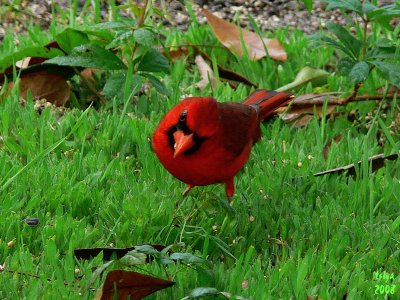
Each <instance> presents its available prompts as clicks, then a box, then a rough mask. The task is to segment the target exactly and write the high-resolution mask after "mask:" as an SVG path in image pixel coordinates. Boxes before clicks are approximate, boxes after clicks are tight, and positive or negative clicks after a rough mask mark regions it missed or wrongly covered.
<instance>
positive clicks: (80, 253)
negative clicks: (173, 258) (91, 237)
mask: <svg viewBox="0 0 400 300" xmlns="http://www.w3.org/2000/svg"><path fill="white" fill-rule="evenodd" d="M138 246H143V245H138ZM150 246H152V247H153V248H154V249H156V250H157V251H161V250H163V249H164V248H165V247H166V246H164V245H158V244H156V245H150ZM135 247H136V246H132V247H127V248H81V249H75V250H74V255H75V257H76V258H77V259H90V258H92V257H96V256H97V255H99V253H100V252H103V259H104V260H110V259H111V256H112V255H113V254H114V255H115V256H116V257H117V258H118V259H119V258H121V257H123V256H124V255H125V254H127V253H128V252H129V251H132V250H135Z"/></svg>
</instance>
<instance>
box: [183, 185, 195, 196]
mask: <svg viewBox="0 0 400 300" xmlns="http://www.w3.org/2000/svg"><path fill="white" fill-rule="evenodd" d="M192 188H193V185H191V184H187V185H186V189H185V190H184V191H183V193H182V196H183V197H186V196H187V194H189V192H190V190H191V189H192Z"/></svg>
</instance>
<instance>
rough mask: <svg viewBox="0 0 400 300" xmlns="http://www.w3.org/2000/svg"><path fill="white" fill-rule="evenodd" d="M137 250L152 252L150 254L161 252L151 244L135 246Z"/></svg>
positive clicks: (146, 252)
mask: <svg viewBox="0 0 400 300" xmlns="http://www.w3.org/2000/svg"><path fill="white" fill-rule="evenodd" d="M135 250H136V251H138V252H141V253H145V254H150V255H154V254H160V251H158V250H157V249H155V248H154V247H153V246H150V245H139V246H135Z"/></svg>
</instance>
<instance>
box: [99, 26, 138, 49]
mask: <svg viewBox="0 0 400 300" xmlns="http://www.w3.org/2000/svg"><path fill="white" fill-rule="evenodd" d="M133 34H134V31H132V30H131V29H128V30H120V31H118V32H117V33H116V35H115V38H114V39H113V40H112V41H111V43H109V44H108V45H107V46H106V49H111V48H115V47H118V46H120V45H123V44H128V40H129V39H130V38H133Z"/></svg>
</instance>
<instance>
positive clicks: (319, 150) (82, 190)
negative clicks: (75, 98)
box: [0, 13, 400, 299]
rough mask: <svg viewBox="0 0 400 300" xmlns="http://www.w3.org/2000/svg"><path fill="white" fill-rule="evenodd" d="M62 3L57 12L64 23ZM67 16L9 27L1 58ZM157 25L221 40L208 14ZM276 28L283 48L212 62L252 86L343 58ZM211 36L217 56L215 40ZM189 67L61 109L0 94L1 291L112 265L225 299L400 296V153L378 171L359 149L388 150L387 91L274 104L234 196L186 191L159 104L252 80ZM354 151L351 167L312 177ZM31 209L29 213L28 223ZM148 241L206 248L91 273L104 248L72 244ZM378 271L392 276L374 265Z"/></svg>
mask: <svg viewBox="0 0 400 300" xmlns="http://www.w3.org/2000/svg"><path fill="white" fill-rule="evenodd" d="M68 17H69V16H68V15H66V16H60V18H65V19H64V22H65V23H68V22H69V21H68ZM82 22H83V24H78V22H77V23H75V25H74V28H75V29H80V28H82V27H84V26H89V25H92V24H93V22H94V21H93V19H91V18H90V14H89V13H88V16H86V17H85V18H83V21H82ZM65 26H66V25H63V22H60V24H55V23H53V24H52V25H51V28H50V29H49V30H48V31H46V30H40V29H39V27H37V26H36V25H34V24H31V25H29V27H28V28H29V34H26V35H21V36H18V38H19V40H20V43H19V45H18V46H15V45H14V43H13V42H12V40H13V37H12V33H9V34H7V35H6V37H5V39H4V41H3V44H2V45H0V57H2V56H6V55H9V54H10V53H12V52H13V51H15V50H16V49H20V48H23V47H27V46H32V45H37V44H45V43H47V42H49V41H51V40H52V33H59V32H61V31H62V30H63V29H65ZM158 30H159V31H160V32H161V33H162V34H164V35H165V41H164V43H165V44H166V45H172V44H179V43H182V44H183V43H184V42H183V41H187V42H188V43H193V44H217V41H216V39H215V37H214V36H212V32H211V29H210V28H209V27H207V25H194V24H193V25H191V26H190V27H189V29H188V31H187V32H182V31H180V30H177V29H175V28H171V29H167V28H164V27H163V26H161V25H159V27H158ZM32 36H35V40H32ZM274 36H275V37H277V38H278V39H279V40H280V41H281V42H282V43H283V46H284V47H285V49H286V51H287V53H288V59H287V61H286V62H276V61H273V60H271V59H268V58H265V59H263V60H261V61H258V62H254V61H250V60H249V59H248V57H247V58H246V57H245V58H243V59H238V60H232V61H227V60H228V59H226V58H221V61H220V62H219V63H224V64H226V65H229V67H230V68H231V69H232V70H234V71H235V72H238V73H241V74H243V75H244V76H245V77H247V78H248V79H250V80H251V81H253V82H256V83H257V85H258V86H259V87H260V88H267V89H277V88H279V87H280V86H283V85H285V84H287V83H289V82H291V81H293V79H294V77H295V76H296V74H297V73H298V72H299V71H300V70H301V69H302V68H303V67H305V66H311V67H314V68H324V67H325V66H326V65H327V64H335V61H336V60H337V56H336V55H335V54H334V52H333V50H332V49H331V48H324V47H312V46H311V43H310V41H309V39H308V38H307V37H306V36H305V35H304V34H303V33H302V32H300V31H298V30H294V31H289V30H287V29H285V28H283V29H279V30H277V32H276V33H274ZM207 51H208V52H209V54H210V56H211V57H213V59H214V60H215V59H216V58H219V57H224V53H225V50H224V49H220V48H215V49H214V48H213V49H207ZM199 80H200V75H199V72H198V70H197V69H196V67H195V66H194V65H192V66H191V65H190V64H189V62H188V61H187V60H185V59H183V60H177V61H174V62H172V63H171V71H170V74H168V75H166V76H165V77H163V82H164V83H165V85H166V87H167V89H169V90H170V91H171V95H170V96H168V97H167V96H163V95H160V94H159V93H158V92H157V90H156V89H155V88H154V87H148V88H146V89H145V92H144V93H142V94H141V95H140V96H133V97H125V98H124V99H123V100H122V101H118V99H117V98H114V99H108V102H107V103H106V104H104V105H95V106H96V107H93V106H89V107H87V106H86V107H82V106H79V107H78V106H77V105H74V104H67V107H69V108H68V109H67V110H66V112H65V113H64V114H62V113H60V112H59V111H58V110H54V109H52V108H51V107H48V108H45V109H44V110H43V111H42V112H41V113H39V112H38V111H36V110H35V108H34V105H35V102H34V101H32V99H31V98H30V99H28V101H27V102H26V104H25V105H24V106H22V105H20V104H19V102H20V99H19V90H18V88H14V89H13V90H12V91H11V92H10V94H9V95H8V96H6V97H4V99H3V100H2V101H1V102H0V199H1V200H0V220H1V221H0V265H2V266H3V267H4V271H2V272H0V298H2V299H57V298H58V299H60V298H63V299H81V298H83V299H92V298H94V296H95V294H96V291H97V290H98V288H99V287H100V286H101V284H102V282H103V281H104V278H105V274H106V273H107V271H109V270H111V269H126V270H134V271H137V272H140V273H143V274H150V275H152V276H155V277H159V278H163V279H168V280H172V281H174V282H175V285H174V286H172V287H170V288H168V289H165V290H162V291H159V292H157V293H154V294H153V295H151V296H149V297H148V298H146V299H181V298H183V297H185V296H188V295H189V294H190V293H191V291H192V290H194V289H195V288H199V287H213V288H216V289H217V290H218V291H223V292H229V293H230V294H231V295H232V298H234V296H241V297H244V298H247V299H305V298H306V297H307V296H308V297H309V298H308V299H371V298H375V297H376V298H378V297H381V298H383V297H384V296H382V295H381V294H382V293H379V288H380V285H384V286H386V285H388V286H389V287H390V288H391V289H393V294H392V293H386V294H387V296H386V297H387V298H389V299H397V298H398V297H400V292H399V289H400V263H399V261H400V177H399V174H400V168H399V167H400V166H399V163H398V161H387V162H386V163H385V165H384V167H383V168H381V169H379V170H377V171H375V172H372V168H371V166H370V165H369V164H368V157H371V156H373V155H376V154H379V153H385V154H391V153H396V151H398V147H399V136H400V135H399V131H398V130H397V131H396V130H395V131H394V132H391V131H389V130H388V128H389V127H390V125H391V123H392V121H393V120H395V119H396V116H397V118H398V116H399V115H398V114H399V106H398V101H397V99H396V98H394V100H386V101H380V102H356V103H351V104H348V105H347V106H343V107H338V108H337V111H339V112H341V114H338V115H337V116H336V117H335V118H333V117H332V118H329V117H322V118H317V117H315V118H313V119H312V120H311V121H310V122H309V123H308V124H307V126H305V127H301V128H298V127H296V126H293V124H288V123H285V122H283V121H282V120H281V119H280V118H274V119H272V120H269V121H268V122H264V123H263V124H262V132H263V137H262V139H261V141H260V142H259V143H257V145H256V146H255V147H254V148H253V151H252V154H251V156H250V159H249V161H248V163H247V165H246V166H245V168H244V169H243V170H242V171H241V172H240V173H239V174H238V176H237V177H236V181H235V183H236V194H235V196H234V197H233V203H232V206H231V207H229V206H227V204H226V199H225V192H224V188H223V186H222V185H213V186H207V187H196V188H194V189H193V190H192V191H191V193H190V194H189V195H188V196H187V197H186V198H185V199H184V198H182V196H181V193H182V191H183V190H184V188H185V186H184V184H183V183H181V182H179V181H178V180H177V179H175V178H173V177H172V176H171V175H170V174H169V173H168V172H167V171H166V170H165V169H164V168H163V167H162V165H161V164H160V162H159V161H158V160H157V157H156V156H155V154H154V152H153V150H152V147H151V143H150V139H151V136H152V134H153V132H154V130H155V128H156V126H157V124H158V123H159V121H160V120H161V119H162V117H163V115H164V114H165V113H166V112H167V111H168V110H169V109H170V108H172V107H173V106H174V105H175V104H176V103H177V102H178V101H179V100H180V99H182V98H184V97H186V96H188V95H212V96H213V97H215V98H216V99H218V100H219V101H236V102H238V101H240V100H242V99H244V98H245V97H246V96H247V95H248V94H249V93H250V91H251V90H252V89H251V88H250V87H248V86H246V85H244V84H239V85H238V86H237V87H236V88H233V87H232V86H230V85H229V84H228V83H226V82H223V81H220V79H219V78H217V86H216V87H215V88H211V87H210V86H208V87H206V88H205V89H204V90H198V89H197V88H196V87H195V83H196V82H198V81H199ZM384 84H385V81H384V79H382V78H381V76H379V74H377V73H371V76H370V77H369V78H368V79H367V80H366V81H365V83H364V85H363V86H362V87H361V89H360V94H368V93H369V94H373V93H374V92H375V90H376V88H377V87H380V86H382V85H384ZM352 86H353V85H352V83H350V82H349V81H348V79H347V78H346V77H341V76H338V75H335V74H333V72H332V73H331V75H330V76H329V77H328V78H327V84H326V85H324V86H323V87H322V88H321V87H320V89H323V91H342V92H349V91H351V90H352ZM253 89H254V88H253ZM307 92H315V87H313V85H312V83H310V84H308V85H305V86H304V87H303V88H301V89H299V90H297V91H295V94H296V95H300V94H304V93H307ZM383 110H384V113H383V112H382V111H383ZM351 111H355V113H354V114H351ZM350 115H351V116H352V117H350ZM339 135H340V136H341V141H340V142H339V143H332V146H331V148H330V149H329V153H328V156H327V158H325V157H324V153H323V152H324V147H325V145H326V144H328V143H329V142H330V141H331V140H332V139H333V138H335V137H337V136H339ZM377 137H378V138H377ZM379 137H381V138H383V142H382V139H381V140H380V138H379ZM359 160H362V163H361V164H360V165H359V166H357V167H356V176H347V175H346V174H342V175H338V174H330V175H325V176H319V177H315V176H313V174H314V173H316V172H319V171H323V170H326V169H330V168H334V167H337V166H343V165H347V164H351V163H357V162H358V161H359ZM176 201H179V206H178V207H176V206H175V202H176ZM27 218H37V219H38V220H39V224H38V225H37V226H30V225H29V224H27V223H28V222H27ZM155 244H160V245H165V246H168V245H173V246H172V248H171V249H172V250H173V252H176V253H189V254H192V255H194V256H196V257H199V258H201V260H196V261H195V262H194V263H187V262H185V261H179V260H178V261H176V262H174V263H170V264H167V265H163V264H161V263H160V262H159V261H157V260H154V261H152V262H150V263H147V264H143V265H134V266H129V267H127V266H126V265H124V264H123V263H122V262H119V261H115V262H114V263H113V264H112V265H111V266H110V267H109V268H108V269H107V270H106V271H105V272H104V274H103V275H101V276H98V274H97V273H99V272H98V267H100V266H102V265H103V264H104V263H106V261H105V260H103V258H102V255H101V254H100V255H98V256H97V257H95V258H92V259H88V260H81V259H77V258H76V257H75V256H74V250H75V249H78V248H94V247H108V248H113V247H117V248H124V247H131V246H135V245H155ZM96 272H97V273H96ZM374 272H379V273H383V272H386V273H388V274H389V275H390V274H394V278H393V279H390V280H384V279H382V278H380V279H379V278H376V274H377V273H374ZM393 286H394V288H393ZM377 294H380V295H377ZM219 297H220V298H221V299H223V296H222V295H220V296H219Z"/></svg>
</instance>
